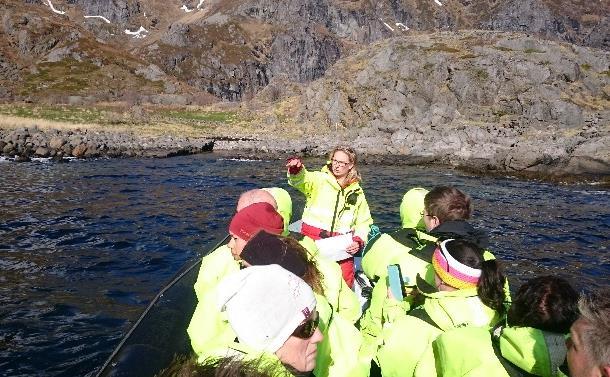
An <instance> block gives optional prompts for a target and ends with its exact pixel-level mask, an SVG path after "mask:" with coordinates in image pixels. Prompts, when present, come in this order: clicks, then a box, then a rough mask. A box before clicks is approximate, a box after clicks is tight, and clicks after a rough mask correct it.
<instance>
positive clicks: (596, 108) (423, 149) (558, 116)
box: [271, 31, 610, 175]
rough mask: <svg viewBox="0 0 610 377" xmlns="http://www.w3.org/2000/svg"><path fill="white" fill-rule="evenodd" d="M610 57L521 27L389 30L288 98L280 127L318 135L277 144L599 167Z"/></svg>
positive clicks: (524, 168) (579, 170)
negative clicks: (290, 121) (291, 116)
mask: <svg viewBox="0 0 610 377" xmlns="http://www.w3.org/2000/svg"><path fill="white" fill-rule="evenodd" d="M609 61H610V52H608V51H602V50H595V49H590V48H586V47H580V46H575V45H571V44H567V43H557V42H550V41H544V40H540V39H537V38H533V37H528V36H526V35H523V34H511V33H499V32H489V31H467V32H458V33H454V32H438V33H432V34H422V35H413V36H407V37H400V38H392V39H387V40H384V41H381V42H378V43H375V44H373V45H371V46H369V47H368V48H366V49H363V50H362V51H359V52H357V53H355V54H353V55H351V56H350V57H348V58H346V59H342V60H339V61H338V62H337V63H336V64H335V65H334V66H333V67H332V68H331V69H329V70H328V71H327V72H326V75H325V76H324V77H323V78H322V79H319V80H316V81H315V82H313V83H312V84H311V85H309V86H308V87H307V89H306V90H305V91H304V92H303V94H302V95H301V96H299V97H296V98H295V99H292V100H291V101H292V103H296V104H298V106H296V110H295V112H296V115H295V117H296V119H297V121H296V122H295V124H294V125H290V126H289V127H290V128H300V129H301V130H302V131H303V133H304V135H305V136H307V134H308V133H310V132H312V131H311V130H315V132H316V133H317V134H318V136H317V137H316V138H314V139H313V140H312V139H311V138H307V137H299V138H298V139H299V140H300V141H297V142H293V143H292V144H290V143H289V144H288V145H284V146H282V148H284V149H292V150H296V151H299V150H301V151H306V152H307V153H308V154H322V153H324V152H325V151H327V150H328V149H329V148H330V147H331V146H332V145H334V144H336V143H337V142H338V141H340V140H343V141H346V142H349V143H350V144H352V145H354V146H355V147H356V148H357V149H358V150H360V151H362V152H363V153H365V154H368V155H373V156H374V155H379V156H392V157H391V158H392V159H394V160H396V161H402V162H406V163H423V162H425V163H441V164H450V165H454V166H461V167H468V168H473V169H477V170H482V171H489V170H496V171H500V172H524V173H528V172H529V173H540V174H549V175H557V174H562V173H571V174H601V175H607V174H610V67H609V65H608V62H609ZM279 106H281V105H278V107H279ZM271 123H273V122H271ZM275 123H278V120H276V121H275ZM279 127H281V126H279ZM322 135H323V136H322ZM386 158H387V157H386Z"/></svg>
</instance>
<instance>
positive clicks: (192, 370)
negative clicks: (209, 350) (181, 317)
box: [157, 356, 287, 377]
mask: <svg viewBox="0 0 610 377" xmlns="http://www.w3.org/2000/svg"><path fill="white" fill-rule="evenodd" d="M286 372H287V371H286V369H285V368H284V366H283V365H282V364H281V363H280V362H279V361H278V362H277V363H274V362H272V361H271V359H269V360H267V359H263V358H262V357H260V358H257V359H244V358H241V357H237V356H226V357H216V358H207V359H205V360H204V361H203V363H202V364H198V363H197V359H196V357H190V358H186V357H182V356H181V357H177V358H176V359H175V360H174V361H172V364H170V366H169V367H168V368H167V369H165V370H163V371H162V372H161V373H159V374H158V375H157V377H280V376H282V377H283V376H286V375H287V373H286Z"/></svg>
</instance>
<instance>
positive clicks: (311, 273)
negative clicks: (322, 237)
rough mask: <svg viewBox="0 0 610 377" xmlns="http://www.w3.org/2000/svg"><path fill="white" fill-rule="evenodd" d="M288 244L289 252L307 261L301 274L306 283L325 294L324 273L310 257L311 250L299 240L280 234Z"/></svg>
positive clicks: (304, 261)
mask: <svg viewBox="0 0 610 377" xmlns="http://www.w3.org/2000/svg"><path fill="white" fill-rule="evenodd" d="M278 238H280V239H281V240H282V241H283V242H284V243H285V244H286V246H287V249H286V250H287V253H295V254H296V255H297V257H298V258H299V259H301V260H302V261H303V263H305V265H306V268H305V273H304V274H303V276H300V278H301V279H303V281H305V283H307V284H308V285H309V286H310V287H311V289H312V290H313V291H314V292H315V293H318V294H320V295H322V296H324V285H323V284H322V280H323V278H322V273H321V272H320V270H318V266H317V265H316V262H314V261H313V258H311V257H310V255H309V252H308V251H307V249H305V247H304V246H303V245H301V244H300V243H299V241H297V240H295V239H294V238H291V237H283V236H278Z"/></svg>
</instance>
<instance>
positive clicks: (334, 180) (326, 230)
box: [286, 147, 373, 288]
mask: <svg viewBox="0 0 610 377" xmlns="http://www.w3.org/2000/svg"><path fill="white" fill-rule="evenodd" d="M356 162H357V159H356V152H354V150H353V149H352V148H350V147H337V148H335V149H333V150H332V151H331V152H330V154H329V161H328V162H327V164H326V165H325V166H323V167H322V169H321V170H320V171H314V172H312V171H308V170H307V169H306V168H305V166H304V165H303V162H302V161H301V159H300V158H298V157H291V158H289V159H288V161H287V162H286V168H287V169H288V172H287V175H288V184H289V185H290V186H292V187H294V188H296V189H297V190H299V191H300V192H302V193H303V194H304V195H305V199H306V201H305V209H304V210H303V217H302V222H303V223H302V227H301V233H302V234H304V235H306V236H308V237H310V238H312V239H314V240H319V239H322V238H328V237H333V236H338V235H343V234H351V235H352V243H351V244H350V245H349V246H348V247H347V248H346V251H347V253H349V254H351V255H354V254H356V253H357V252H358V251H359V250H361V249H362V248H363V247H364V245H365V243H366V241H367V236H368V233H369V229H370V226H371V225H372V224H373V219H372V217H371V212H370V210H369V205H368V203H367V201H366V198H365V195H364V191H363V190H362V187H361V186H360V181H361V177H360V174H359V173H358V170H357V169H356ZM339 265H340V266H341V270H342V273H343V278H344V279H345V281H346V283H347V284H348V286H349V287H350V288H352V287H353V284H354V258H353V257H349V258H346V259H345V260H341V261H339Z"/></svg>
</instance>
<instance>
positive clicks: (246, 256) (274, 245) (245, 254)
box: [239, 230, 324, 295]
mask: <svg viewBox="0 0 610 377" xmlns="http://www.w3.org/2000/svg"><path fill="white" fill-rule="evenodd" d="M239 257H240V258H241V259H242V260H244V261H245V262H247V263H248V264H250V265H253V266H256V265H258V266H262V265H268V264H278V265H280V266H281V267H283V268H285V269H286V270H288V271H290V272H292V273H293V274H295V275H297V276H298V277H300V278H301V279H303V280H304V281H305V282H306V283H307V284H308V285H309V286H310V287H311V289H312V290H313V291H314V292H316V293H318V294H320V295H324V288H323V285H322V274H321V273H320V271H319V270H318V266H317V265H316V263H315V262H314V261H313V260H312V258H310V256H309V253H308V252H307V249H305V247H303V245H301V244H300V243H299V241H297V240H295V239H294V238H291V237H283V236H278V235H275V234H271V233H268V232H265V231H264V230H261V231H259V232H258V233H256V235H254V237H252V239H250V241H248V243H247V244H246V246H244V249H243V251H242V252H241V254H240V256H239Z"/></svg>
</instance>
